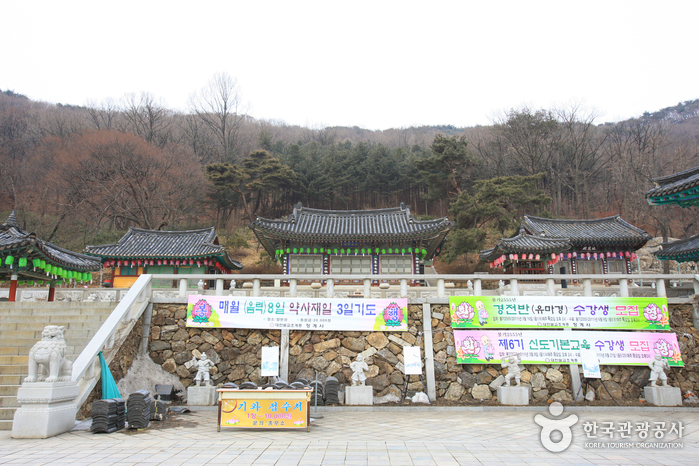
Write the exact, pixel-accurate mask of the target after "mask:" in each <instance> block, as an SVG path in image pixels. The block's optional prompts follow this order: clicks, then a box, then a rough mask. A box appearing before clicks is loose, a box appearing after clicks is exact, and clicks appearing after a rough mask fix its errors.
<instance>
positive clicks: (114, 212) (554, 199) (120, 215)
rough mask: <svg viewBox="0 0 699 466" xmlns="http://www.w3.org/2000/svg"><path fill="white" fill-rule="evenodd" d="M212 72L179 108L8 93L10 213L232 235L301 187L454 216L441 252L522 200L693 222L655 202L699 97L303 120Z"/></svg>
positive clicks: (507, 229) (35, 221) (537, 209)
mask: <svg viewBox="0 0 699 466" xmlns="http://www.w3.org/2000/svg"><path fill="white" fill-rule="evenodd" d="M237 92H238V91H237V88H236V85H235V81H234V80H232V79H230V78H228V77H227V76H217V77H216V78H215V79H213V80H212V81H211V82H210V83H209V85H208V86H207V87H205V88H203V89H202V90H201V91H200V92H199V93H198V94H196V95H194V96H193V98H192V102H191V106H190V108H189V109H188V111H186V112H175V111H173V110H170V109H168V108H167V107H166V106H164V105H163V104H161V103H160V102H159V101H158V100H157V99H156V98H155V97H153V95H151V94H148V93H144V94H141V95H127V96H125V97H124V98H123V99H121V100H119V101H106V102H101V103H96V104H94V105H89V106H85V107H75V106H65V105H60V104H59V105H52V104H46V103H41V102H34V101H31V100H29V99H27V98H26V97H24V96H22V95H20V94H17V93H15V92H12V91H5V92H3V93H1V94H0V179H1V183H2V184H1V187H0V213H2V214H3V215H6V214H9V212H10V211H11V210H12V209H13V208H15V209H16V211H17V218H18V220H19V222H20V224H21V226H22V227H23V228H25V229H26V230H28V231H34V232H36V233H37V234H38V235H39V236H40V237H42V238H45V239H47V240H49V241H52V242H55V243H57V244H59V245H62V246H64V247H67V248H69V249H72V250H76V251H80V250H82V248H83V247H84V246H85V245H86V244H101V243H106V242H111V241H114V240H116V239H117V238H119V237H120V236H121V235H122V234H123V233H124V231H125V230H126V229H127V228H128V227H129V226H135V227H140V228H150V229H158V228H162V229H187V228H197V227H205V226H211V225H216V226H217V228H218V231H219V233H220V235H221V236H222V237H223V238H224V241H228V244H229V245H231V246H234V245H239V244H242V243H243V240H242V237H243V236H245V233H244V231H245V229H244V227H245V225H247V223H248V222H249V221H250V220H251V219H254V218H255V217H256V216H264V217H271V218H278V217H280V216H283V215H285V214H287V213H289V212H290V211H291V209H292V208H293V205H294V204H295V203H297V202H303V204H304V205H307V206H311V207H316V208H323V209H369V208H381V207H388V206H396V205H398V204H400V202H405V203H406V204H408V205H409V206H410V207H411V210H412V212H413V213H415V214H417V215H419V216H425V217H441V216H445V215H448V216H449V217H450V219H452V220H454V221H455V222H456V224H457V225H456V228H455V230H454V232H453V233H452V234H451V235H450V238H451V239H450V241H449V245H448V247H447V250H446V253H445V254H444V255H443V258H445V259H447V260H453V259H457V258H459V257H460V256H462V254H464V253H467V252H475V251H477V250H478V249H480V248H483V247H485V246H487V245H489V244H490V243H492V241H494V240H495V239H497V238H498V237H499V236H501V235H509V234H512V233H513V232H514V229H515V227H516V225H518V224H519V221H520V219H521V216H522V215H523V214H526V213H529V214H534V215H544V216H552V217H566V218H590V217H601V216H608V215H613V214H617V213H619V214H621V215H622V216H623V217H624V218H625V219H626V220H627V221H629V222H631V223H632V224H635V225H637V226H639V227H642V228H645V229H646V230H648V231H649V232H650V233H651V234H652V235H669V236H674V237H683V236H687V235H689V234H694V233H696V232H697V231H699V229H698V228H697V218H696V209H694V208H688V209H679V208H668V207H662V208H660V207H654V208H651V207H649V206H647V204H646V202H645V199H644V196H643V194H644V192H645V191H646V190H648V189H649V188H651V187H652V186H653V183H652V182H651V179H652V178H654V177H657V176H660V175H666V174H669V173H672V172H675V171H679V170H682V169H686V168H689V167H692V166H695V165H697V164H699V155H698V154H699V116H697V115H698V114H699V110H698V109H699V101H691V102H685V103H681V104H679V105H677V106H675V107H669V108H667V109H663V110H659V111H655V112H648V113H646V114H644V115H643V116H640V117H639V118H637V119H632V120H628V121H624V122H620V123H615V124H610V123H604V124H602V123H601V122H599V121H597V119H596V118H595V117H594V115H591V114H590V113H587V112H585V111H583V110H582V109H580V108H577V107H569V108H556V109H529V108H518V109H513V110H511V111H509V112H507V113H506V114H504V115H502V116H501V117H500V118H499V119H498V120H497V121H494V122H493V124H492V125H491V126H483V127H476V128H456V127H452V126H440V127H420V128H398V129H391V130H386V131H369V130H364V129H361V128H357V127H352V128H347V127H330V128H304V127H299V126H290V125H286V124H283V123H280V122H275V121H261V120H255V119H253V118H251V117H249V116H246V115H245V112H244V110H243V109H242V108H241V106H240V102H239V99H238V93H237Z"/></svg>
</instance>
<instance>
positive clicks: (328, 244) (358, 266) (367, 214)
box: [250, 203, 453, 275]
mask: <svg viewBox="0 0 699 466" xmlns="http://www.w3.org/2000/svg"><path fill="white" fill-rule="evenodd" d="M452 225H453V224H452V222H450V221H449V220H448V219H447V218H446V217H444V218H439V219H436V220H417V219H416V218H415V217H414V216H413V215H412V214H411V213H410V209H409V208H408V207H407V206H406V205H405V204H403V203H401V205H400V207H394V208H388V209H376V210H320V209H311V208H308V207H303V205H302V204H301V203H299V204H297V205H296V206H295V207H294V211H293V212H292V213H291V214H290V215H289V217H288V218H287V219H285V220H272V219H266V218H259V217H258V218H257V219H256V220H255V221H254V222H252V223H251V224H250V228H251V229H252V230H253V232H254V233H255V236H257V238H258V240H259V241H260V243H261V244H262V246H263V247H264V248H265V250H266V251H267V252H268V253H269V255H270V256H271V257H274V258H276V259H277V260H279V262H280V263H281V265H282V267H283V269H284V273H286V274H317V275H327V274H330V273H332V274H358V275H382V274H419V273H422V272H423V270H422V267H421V265H422V264H424V261H426V260H430V259H432V258H433V257H434V256H435V255H437V254H439V252H440V251H441V246H442V243H443V242H444V240H445V238H446V236H447V234H448V233H449V230H450V229H451V227H452Z"/></svg>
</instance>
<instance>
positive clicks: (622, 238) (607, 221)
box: [522, 215, 651, 250]
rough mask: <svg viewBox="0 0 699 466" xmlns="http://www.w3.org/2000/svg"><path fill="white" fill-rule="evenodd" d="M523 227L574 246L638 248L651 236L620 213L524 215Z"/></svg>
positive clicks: (533, 233) (529, 231)
mask: <svg viewBox="0 0 699 466" xmlns="http://www.w3.org/2000/svg"><path fill="white" fill-rule="evenodd" d="M522 227H523V228H524V229H525V230H526V231H527V232H528V233H529V234H531V235H535V236H540V237H548V238H568V239H569V240H570V242H571V244H572V247H573V249H576V248H580V247H585V246H595V247H598V248H599V247H614V248H625V249H629V250H636V249H639V248H641V247H643V246H644V245H645V244H646V243H647V242H648V241H649V240H650V239H651V236H650V235H649V234H648V233H646V232H645V231H643V230H641V229H640V228H637V227H635V226H633V225H631V224H630V223H627V222H625V221H624V220H623V219H622V218H621V216H619V215H615V216H613V217H606V218H598V219H589V220H565V219H549V218H540V217H532V216H529V215H525V217H524V220H522Z"/></svg>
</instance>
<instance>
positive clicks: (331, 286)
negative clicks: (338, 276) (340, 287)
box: [325, 278, 335, 298]
mask: <svg viewBox="0 0 699 466" xmlns="http://www.w3.org/2000/svg"><path fill="white" fill-rule="evenodd" d="M325 293H326V294H327V296H328V298H332V297H334V296H335V281H334V280H333V279H332V278H328V280H327V282H326V285H325Z"/></svg>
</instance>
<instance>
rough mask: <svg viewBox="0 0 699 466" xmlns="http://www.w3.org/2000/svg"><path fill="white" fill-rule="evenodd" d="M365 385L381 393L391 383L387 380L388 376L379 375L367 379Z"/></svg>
mask: <svg viewBox="0 0 699 466" xmlns="http://www.w3.org/2000/svg"><path fill="white" fill-rule="evenodd" d="M366 384H367V385H370V386H372V387H374V390H377V391H381V390H383V389H385V388H386V387H388V386H389V385H390V384H391V382H390V380H389V378H388V375H386V374H381V375H379V376H376V377H371V378H367V379H366Z"/></svg>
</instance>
